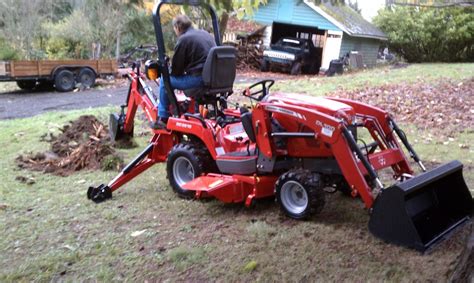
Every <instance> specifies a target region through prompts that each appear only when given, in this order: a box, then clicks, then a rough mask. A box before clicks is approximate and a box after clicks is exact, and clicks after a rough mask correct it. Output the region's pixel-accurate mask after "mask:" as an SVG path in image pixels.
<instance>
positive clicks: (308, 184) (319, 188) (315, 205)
mask: <svg viewBox="0 0 474 283" xmlns="http://www.w3.org/2000/svg"><path fill="white" fill-rule="evenodd" d="M290 180H292V181H297V182H298V183H300V184H301V185H303V187H304V188H305V190H306V193H307V194H308V198H309V204H308V208H307V209H306V210H305V211H303V212H302V213H301V214H300V215H293V214H291V213H289V212H288V211H287V210H286V209H285V207H284V206H283V205H282V203H281V201H280V196H279V189H280V188H281V186H282V185H283V184H284V183H285V182H287V181H290ZM323 187H324V185H323V182H322V179H321V176H320V175H319V174H317V173H312V172H311V171H309V170H304V169H293V170H290V171H288V172H286V173H284V174H283V175H281V176H280V178H278V180H277V182H276V183H275V188H276V189H275V190H276V191H275V194H276V195H277V198H276V199H277V202H278V203H279V205H280V209H281V210H282V211H283V212H284V213H285V214H286V215H288V216H289V217H291V218H294V219H302V220H304V219H309V218H311V217H312V216H314V215H316V214H319V213H320V212H321V211H322V210H323V208H324V206H325V204H326V193H325V192H324V190H323Z"/></svg>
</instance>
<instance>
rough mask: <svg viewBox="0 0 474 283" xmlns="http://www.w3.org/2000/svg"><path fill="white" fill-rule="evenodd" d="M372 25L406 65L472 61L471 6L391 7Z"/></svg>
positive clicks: (473, 30)
mask: <svg viewBox="0 0 474 283" xmlns="http://www.w3.org/2000/svg"><path fill="white" fill-rule="evenodd" d="M374 23H375V24H376V25H377V26H378V27H379V28H380V29H381V30H383V31H384V32H385V33H386V34H387V36H388V38H389V47H390V48H391V49H392V50H393V51H395V52H397V53H399V54H400V55H401V56H403V57H404V58H405V59H406V60H407V61H409V62H463V61H464V62H466V61H468V62H474V7H447V8H420V7H394V8H388V9H385V10H383V11H380V12H379V14H378V15H377V16H376V17H375V18H374Z"/></svg>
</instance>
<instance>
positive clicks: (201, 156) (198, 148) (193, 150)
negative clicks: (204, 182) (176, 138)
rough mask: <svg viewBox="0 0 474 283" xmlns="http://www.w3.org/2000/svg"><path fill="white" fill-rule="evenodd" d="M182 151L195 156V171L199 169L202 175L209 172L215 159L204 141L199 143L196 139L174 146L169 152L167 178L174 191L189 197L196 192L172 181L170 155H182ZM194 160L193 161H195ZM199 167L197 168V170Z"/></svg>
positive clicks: (181, 195) (198, 171) (182, 196)
mask: <svg viewBox="0 0 474 283" xmlns="http://www.w3.org/2000/svg"><path fill="white" fill-rule="evenodd" d="M182 152H186V153H189V154H190V155H191V156H192V157H193V158H194V160H193V161H194V162H195V163H196V165H197V168H194V169H195V172H196V171H197V175H198V176H199V175H201V174H203V173H206V172H209V167H211V165H212V163H213V162H214V160H213V159H212V157H211V155H210V153H209V151H208V150H207V149H206V147H205V146H204V145H203V144H202V143H198V142H195V141H186V142H181V143H178V144H176V145H175V146H173V148H172V149H171V151H170V152H169V154H168V162H167V163H166V178H167V179H168V180H169V182H170V185H171V187H172V188H173V191H174V192H175V193H176V194H178V196H179V197H181V198H185V199H189V198H193V197H194V192H189V191H185V192H184V191H183V189H181V188H179V187H177V184H175V183H173V182H172V179H171V178H172V172H171V170H172V164H171V163H170V161H169V160H170V157H173V156H174V155H176V154H180V155H182ZM193 161H192V162H193ZM196 169H197V170H196Z"/></svg>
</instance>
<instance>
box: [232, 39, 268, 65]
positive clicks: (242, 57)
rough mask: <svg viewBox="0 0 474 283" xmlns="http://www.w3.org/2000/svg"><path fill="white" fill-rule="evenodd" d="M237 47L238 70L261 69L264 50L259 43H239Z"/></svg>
mask: <svg viewBox="0 0 474 283" xmlns="http://www.w3.org/2000/svg"><path fill="white" fill-rule="evenodd" d="M236 48H237V70H239V71H251V70H260V62H261V60H262V56H263V50H261V48H259V46H258V45H257V44H245V45H239V46H237V47H236Z"/></svg>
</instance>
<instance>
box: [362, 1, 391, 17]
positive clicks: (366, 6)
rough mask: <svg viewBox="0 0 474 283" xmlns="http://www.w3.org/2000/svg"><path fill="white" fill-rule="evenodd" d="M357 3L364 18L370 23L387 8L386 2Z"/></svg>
mask: <svg viewBox="0 0 474 283" xmlns="http://www.w3.org/2000/svg"><path fill="white" fill-rule="evenodd" d="M357 3H358V4H359V8H360V9H362V16H363V17H364V18H365V19H366V20H369V21H370V20H371V19H372V18H373V17H375V16H376V15H377V11H378V10H379V9H382V8H383V7H384V6H385V0H357Z"/></svg>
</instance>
